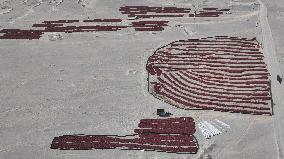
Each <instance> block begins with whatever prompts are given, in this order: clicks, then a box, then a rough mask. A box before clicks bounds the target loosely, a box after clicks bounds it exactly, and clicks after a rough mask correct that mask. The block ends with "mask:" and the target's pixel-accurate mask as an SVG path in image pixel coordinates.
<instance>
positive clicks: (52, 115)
mask: <svg viewBox="0 0 284 159" xmlns="http://www.w3.org/2000/svg"><path fill="white" fill-rule="evenodd" d="M0 3H1V7H0V29H31V28H32V25H33V24H36V23H41V22H43V21H45V20H62V19H78V20H80V21H82V20H86V19H88V18H89V19H95V18H102V19H106V18H118V19H123V22H122V23H121V25H124V24H129V23H131V20H130V19H129V17H128V16H127V15H125V14H121V12H120V11H119V8H120V7H121V6H126V5H128V6H131V5H146V6H166V7H173V6H174V7H184V8H191V9H193V10H199V8H203V7H217V8H230V9H231V10H230V13H228V14H222V15H221V16H220V17H214V18H215V19H214V18H212V17H211V18H206V17H200V18H194V17H175V18H168V17H162V18H161V17H159V18H155V20H165V21H169V23H168V26H165V28H164V30H162V31H157V32H151V31H146V32H144V31H143V32H139V31H135V30H134V29H122V30H118V31H115V32H77V33H59V34H60V38H55V40H54V39H50V34H52V33H44V34H43V35H42V37H41V38H40V39H38V40H7V39H5V40H2V39H1V40H0V141H1V142H0V158H5V159H6V158H7V159H26V158H32V159H33V158H34V159H37V158H42V159H45V158H46V159H64V158H68V159H82V158H84V159H91V158H210V157H211V158H222V159H223V158H224V159H225V158H281V157H283V141H284V140H283V135H284V133H283V130H284V129H281V127H280V126H281V125H283V122H284V115H283V112H284V111H283V103H284V102H283V98H282V99H281V97H283V92H282V90H283V84H282V85H280V84H279V83H277V81H276V74H281V71H282V72H283V71H284V62H283V61H284V60H283V57H284V54H283V46H284V45H283V44H282V43H283V36H282V37H281V35H282V32H283V29H282V28H283V27H281V26H282V25H283V20H284V13H283V9H284V3H283V2H282V1H280V0H273V1H268V0H264V1H263V2H260V1H253V0H241V1H227V0H221V1H220V0H202V1H197V0H187V1H186V0H177V1H170V0H158V1H157V0H145V1H132V0H120V1H115V2H114V1H99V0H70V1H69V0H68V1H67V0H41V1H40V0H23V1H14V0H1V1H0ZM267 17H268V19H267ZM139 20H141V19H139ZM78 25H80V26H81V25H83V24H80V23H79V24H78ZM216 35H225V36H236V37H245V38H248V39H252V38H254V37H256V39H257V40H258V41H259V42H260V43H262V47H263V48H262V49H263V53H264V56H265V62H266V63H267V64H268V71H269V72H270V74H271V76H270V77H269V78H270V79H271V81H272V86H271V87H272V97H273V102H274V105H273V111H274V115H273V116H268V115H250V114H239V113H228V112H217V111H211V110H184V109H178V108H176V107H173V106H172V105H170V104H167V103H165V102H163V101H161V100H158V99H156V98H154V97H153V96H152V95H151V94H150V93H149V92H148V82H147V73H148V72H147V71H146V63H147V60H148V58H149V57H150V56H151V55H153V53H154V52H155V50H156V49H157V48H159V47H162V46H164V45H166V44H169V43H171V42H173V41H177V40H186V39H189V38H202V37H213V36H216ZM0 36H2V34H1V35H0ZM60 39H61V40H60ZM273 41H274V42H273ZM281 100H282V101H281ZM281 103H282V105H281ZM157 108H164V109H166V110H167V111H169V112H171V113H172V114H173V116H174V117H181V116H190V117H193V118H194V120H195V122H196V123H198V122H200V121H204V120H207V121H211V120H213V119H215V118H217V119H219V120H222V121H224V122H226V123H227V124H229V125H230V126H231V129H230V130H229V131H228V132H226V133H223V134H221V135H218V136H215V137H213V138H212V139H210V140H207V139H204V137H203V136H202V134H201V132H200V131H198V130H197V131H196V133H195V134H194V135H195V136H196V139H197V141H198V143H199V151H198V153H197V154H174V153H171V154H169V153H163V152H146V151H135V150H129V151H126V150H124V151H122V150H119V149H114V150H86V151H60V150H53V149H50V144H51V141H52V140H53V138H54V137H55V136H62V135H72V134H87V135H131V134H132V133H133V130H134V129H135V128H136V127H137V125H138V123H139V121H140V119H146V118H156V109H157Z"/></svg>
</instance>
